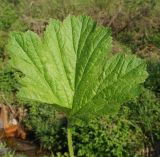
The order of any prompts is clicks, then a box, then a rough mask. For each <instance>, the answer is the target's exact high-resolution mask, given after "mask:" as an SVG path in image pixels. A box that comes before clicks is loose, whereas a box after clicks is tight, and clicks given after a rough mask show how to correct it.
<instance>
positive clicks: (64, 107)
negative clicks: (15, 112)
mask: <svg viewBox="0 0 160 157" xmlns="http://www.w3.org/2000/svg"><path fill="white" fill-rule="evenodd" d="M111 42H112V38H111V31H110V29H108V28H105V27H102V26H97V25H96V23H95V22H94V21H93V20H92V19H91V18H90V17H87V16H78V17H75V16H69V17H67V18H66V19H65V20H64V21H63V22H61V21H59V20H52V21H50V23H49V25H48V26H47V28H46V30H45V32H44V35H43V37H42V38H40V37H39V36H38V35H37V34H36V33H33V32H31V31H27V32H25V33H20V32H14V33H12V34H11V38H10V40H9V43H8V46H7V48H8V52H9V55H10V57H11V60H10V64H11V65H12V67H13V68H15V69H17V70H18V71H21V72H22V73H23V74H24V76H23V77H21V78H20V80H19V82H20V84H21V88H20V89H19V92H18V94H17V95H18V96H19V97H20V98H23V99H29V100H33V101H38V102H41V103H48V104H52V105H53V106H54V107H55V108H57V109H58V110H61V111H63V112H64V113H65V115H66V117H67V119H68V145H69V153H70V156H71V157H73V156H74V153H73V147H72V137H71V127H72V125H73V124H74V122H75V121H76V119H81V120H87V119H89V118H91V117H93V116H102V115H106V114H108V115H109V114H110V115H112V114H114V113H116V112H117V111H118V109H119V107H120V105H121V104H123V103H124V102H126V101H127V100H129V99H131V98H133V97H135V96H137V95H138V94H139V93H140V91H141V90H140V89H141V86H140V84H141V83H143V82H144V80H145V79H146V77H147V72H146V64H145V62H144V61H143V60H141V59H139V58H137V57H136V56H134V55H125V54H117V55H114V56H113V55H112V54H111V47H112V45H111Z"/></svg>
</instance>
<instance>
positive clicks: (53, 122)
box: [0, 0, 160, 157]
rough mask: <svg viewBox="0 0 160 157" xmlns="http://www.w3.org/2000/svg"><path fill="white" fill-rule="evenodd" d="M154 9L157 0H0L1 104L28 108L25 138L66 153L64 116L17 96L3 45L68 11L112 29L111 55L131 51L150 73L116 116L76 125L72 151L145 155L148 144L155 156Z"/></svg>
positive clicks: (157, 43)
mask: <svg viewBox="0 0 160 157" xmlns="http://www.w3.org/2000/svg"><path fill="white" fill-rule="evenodd" d="M159 10H160V1H158V0H145V1H144V0H136V1H131V0H119V1H117V0H112V1H111V0H0V102H3V103H6V102H5V101H7V102H8V103H10V104H16V103H17V104H20V103H22V104H24V105H25V106H26V108H27V109H28V116H27V117H26V119H24V124H25V127H26V128H27V129H28V131H29V132H30V133H31V134H30V136H31V137H32V138H34V139H35V142H37V143H40V145H41V146H42V147H43V148H45V149H49V150H53V152H54V153H55V154H56V155H55V156H57V157H62V156H63V157H67V156H68V155H67V151H68V149H67V140H66V131H65V127H66V120H65V118H64V115H63V114H62V113H58V112H57V111H55V110H54V108H53V107H52V106H50V105H47V106H46V105H42V104H36V103H29V102H23V101H21V102H19V100H17V98H16V97H15V93H16V91H17V90H18V87H19V84H17V81H16V77H17V75H16V73H17V72H15V71H14V70H13V69H10V67H9V66H8V65H7V62H8V56H7V53H6V50H5V45H6V43H7V40H8V36H9V32H11V31H19V30H20V31H26V30H28V29H31V30H32V31H34V32H37V33H38V34H40V35H41V34H42V32H43V30H44V29H45V26H46V25H47V24H48V21H49V19H50V18H56V19H61V20H62V19H64V18H65V17H66V16H67V15H68V14H74V15H79V14H87V15H90V16H92V18H94V19H95V20H96V21H97V22H98V23H99V24H102V25H104V26H109V27H111V28H112V32H113V36H114V41H113V52H114V53H117V52H125V53H135V54H137V55H139V56H140V57H142V58H145V59H147V63H148V73H149V77H148V79H147V80H146V82H145V84H144V85H145V89H144V92H143V93H142V95H141V96H140V97H139V98H137V99H135V100H133V101H130V102H128V103H127V104H125V105H124V106H123V107H122V109H121V110H120V112H119V114H118V115H116V116H115V117H105V118H99V119H94V120H93V121H92V122H91V123H89V125H88V126H76V127H75V130H74V133H73V134H74V135H73V138H74V145H75V148H74V149H75V150H76V154H78V156H79V157H81V156H83V157H85V156H86V157H88V156H89V157H97V156H99V157H101V156H102V157H104V156H113V157H114V156H115V157H132V156H133V157H140V156H145V155H144V153H143V151H145V150H146V149H147V150H148V148H149V150H150V151H149V153H150V155H155V157H157V156H158V155H157V154H156V153H157V151H158V150H157V147H158V148H159V144H158V145H157V143H160V132H159V130H160V116H159V115H160V100H159V99H160V62H159V60H160V18H159ZM4 99H5V100H4ZM152 149H154V153H155V154H153V152H152ZM64 153H65V154H64ZM63 154H64V155H63ZM106 154H107V155H106Z"/></svg>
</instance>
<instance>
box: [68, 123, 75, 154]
mask: <svg viewBox="0 0 160 157" xmlns="http://www.w3.org/2000/svg"><path fill="white" fill-rule="evenodd" d="M67 139H68V150H69V156H70V157H74V151H73V142H72V129H71V127H70V126H69V125H68V127H67Z"/></svg>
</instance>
